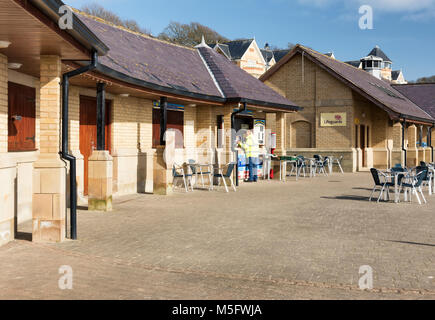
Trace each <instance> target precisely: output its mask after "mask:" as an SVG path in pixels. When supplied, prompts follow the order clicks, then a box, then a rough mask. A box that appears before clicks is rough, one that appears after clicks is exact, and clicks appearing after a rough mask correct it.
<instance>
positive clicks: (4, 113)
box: [0, 54, 8, 153]
mask: <svg viewBox="0 0 435 320" xmlns="http://www.w3.org/2000/svg"><path fill="white" fill-rule="evenodd" d="M2 152H8V57H6V56H4V55H2V54H0V153H2Z"/></svg>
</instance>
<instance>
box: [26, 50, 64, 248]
mask: <svg viewBox="0 0 435 320" xmlns="http://www.w3.org/2000/svg"><path fill="white" fill-rule="evenodd" d="M61 72H62V70H61V60H60V57H58V56H41V75H40V77H41V89H40V118H41V119H40V137H41V143H40V145H41V146H40V156H39V159H38V160H37V161H36V162H35V163H34V172H33V174H34V177H33V179H34V193H33V241H36V242H60V241H63V240H64V239H65V211H66V199H65V192H66V166H65V163H64V162H63V161H62V160H61V159H60V156H59V149H60V148H59V143H60V138H61V137H60V123H61V121H60V114H61V102H60V101H61V88H60V80H61V79H60V78H61Z"/></svg>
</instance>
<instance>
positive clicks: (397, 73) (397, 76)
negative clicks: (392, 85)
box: [391, 70, 401, 80]
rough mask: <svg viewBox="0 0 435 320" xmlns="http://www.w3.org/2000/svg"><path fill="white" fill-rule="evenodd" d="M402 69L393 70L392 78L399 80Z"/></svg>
mask: <svg viewBox="0 0 435 320" xmlns="http://www.w3.org/2000/svg"><path fill="white" fill-rule="evenodd" d="M400 72H401V71H400V70H395V71H391V79H392V80H397V79H398V78H399V76H400Z"/></svg>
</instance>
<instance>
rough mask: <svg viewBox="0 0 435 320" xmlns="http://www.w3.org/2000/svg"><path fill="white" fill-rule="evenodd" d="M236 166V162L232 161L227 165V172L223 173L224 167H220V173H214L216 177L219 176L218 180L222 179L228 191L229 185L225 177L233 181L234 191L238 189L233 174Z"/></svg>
mask: <svg viewBox="0 0 435 320" xmlns="http://www.w3.org/2000/svg"><path fill="white" fill-rule="evenodd" d="M235 166H236V163H235V162H231V163H229V164H228V165H226V167H227V171H226V172H225V173H223V169H219V173H215V174H214V175H213V176H214V177H215V178H218V181H219V179H222V182H223V183H224V186H225V191H226V192H228V187H227V182H226V181H225V179H229V180H230V181H231V186H232V187H233V189H234V191H237V190H236V186H235V184H234V181H233V176H232V175H233V171H234V168H235Z"/></svg>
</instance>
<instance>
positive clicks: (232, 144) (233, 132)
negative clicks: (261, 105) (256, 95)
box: [231, 102, 247, 187]
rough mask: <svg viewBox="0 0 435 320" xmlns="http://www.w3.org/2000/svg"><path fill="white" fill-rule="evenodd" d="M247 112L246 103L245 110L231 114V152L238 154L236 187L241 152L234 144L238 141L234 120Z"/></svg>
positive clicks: (237, 177) (237, 184) (244, 103)
mask: <svg viewBox="0 0 435 320" xmlns="http://www.w3.org/2000/svg"><path fill="white" fill-rule="evenodd" d="M246 110H247V104H246V102H243V108H241V109H240V108H239V110H237V111H234V112H233V113H231V151H232V152H234V153H235V154H236V186H237V187H238V186H239V151H238V150H236V148H235V146H234V142H235V140H236V133H235V130H233V129H234V119H235V118H236V115H237V114H239V113H242V112H244V111H246Z"/></svg>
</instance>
